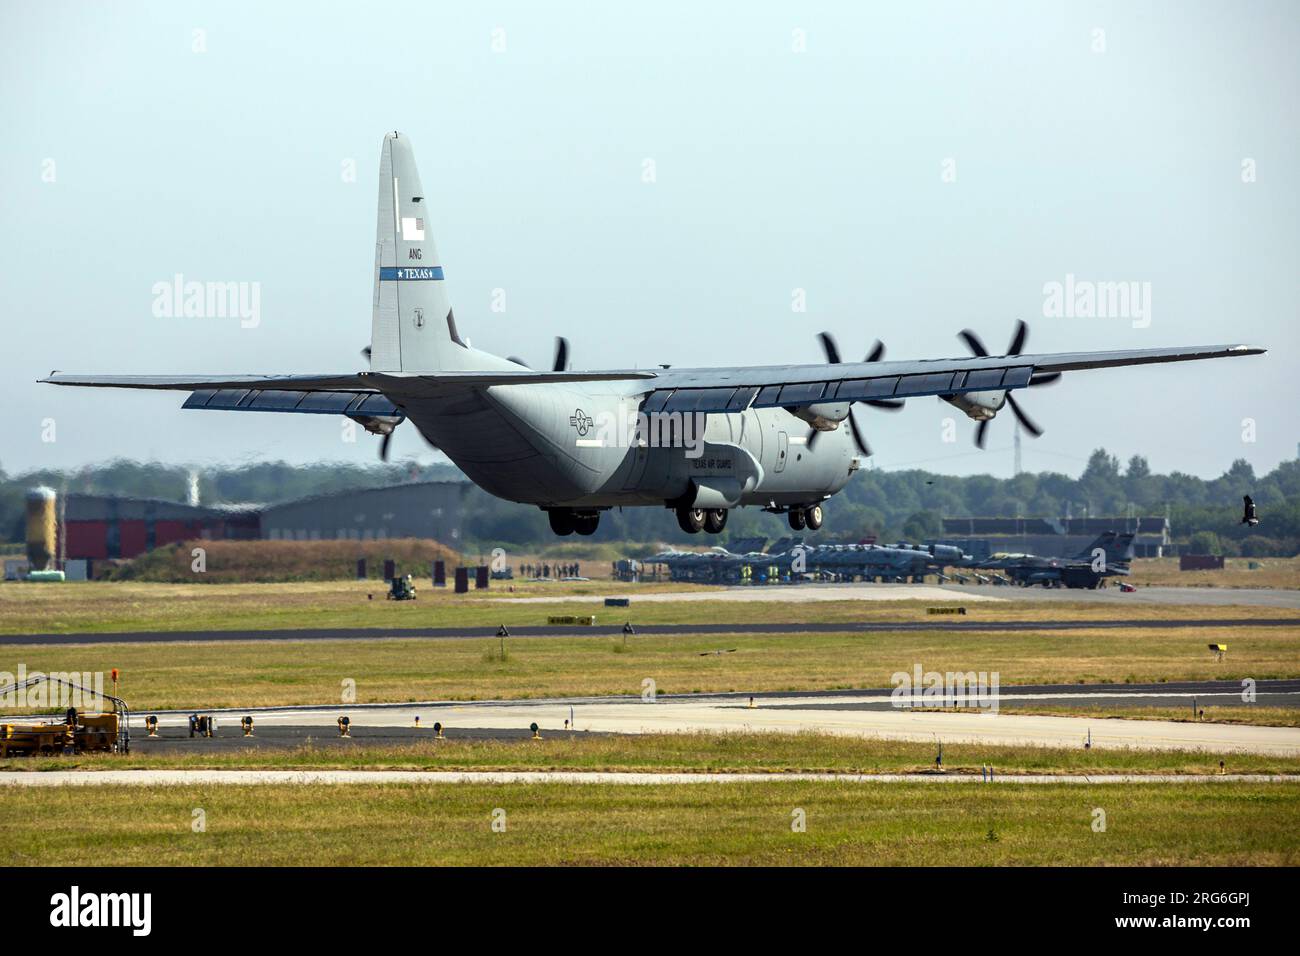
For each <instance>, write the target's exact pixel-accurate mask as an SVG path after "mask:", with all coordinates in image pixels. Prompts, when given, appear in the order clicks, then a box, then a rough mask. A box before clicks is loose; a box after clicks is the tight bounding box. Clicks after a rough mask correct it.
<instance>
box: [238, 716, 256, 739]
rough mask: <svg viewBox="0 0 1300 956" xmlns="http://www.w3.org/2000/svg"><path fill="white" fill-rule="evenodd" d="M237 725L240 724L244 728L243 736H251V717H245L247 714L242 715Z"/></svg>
mask: <svg viewBox="0 0 1300 956" xmlns="http://www.w3.org/2000/svg"><path fill="white" fill-rule="evenodd" d="M239 725H240V726H241V727H243V728H244V736H245V737H251V736H253V718H252V717H247V716H246V717H244V719H243V720H241V721H240V722H239Z"/></svg>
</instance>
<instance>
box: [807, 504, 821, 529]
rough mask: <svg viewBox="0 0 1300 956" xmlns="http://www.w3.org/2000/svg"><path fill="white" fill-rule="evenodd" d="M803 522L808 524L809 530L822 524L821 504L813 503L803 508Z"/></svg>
mask: <svg viewBox="0 0 1300 956" xmlns="http://www.w3.org/2000/svg"><path fill="white" fill-rule="evenodd" d="M803 523H804V524H806V525H807V526H808V530H809V531H816V530H817V529H818V528H820V527H821V526H822V506H821V505H813V506H812V507H810V508H805V509H804V513H803Z"/></svg>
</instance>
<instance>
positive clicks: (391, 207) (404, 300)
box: [370, 133, 471, 372]
mask: <svg viewBox="0 0 1300 956" xmlns="http://www.w3.org/2000/svg"><path fill="white" fill-rule="evenodd" d="M470 364H471V359H470V355H469V350H468V349H467V348H466V347H465V345H464V343H463V342H462V341H461V339H460V336H459V334H458V333H457V331H456V321H455V317H454V316H453V315H452V312H451V300H450V298H449V297H448V295H447V286H446V282H445V280H444V277H443V271H442V260H441V259H440V258H439V257H438V249H437V247H436V246H435V245H434V242H433V235H432V231H431V228H430V222H429V209H428V202H427V201H426V200H425V197H424V189H423V187H421V185H420V174H419V171H418V170H417V169H416V166H415V151H414V150H413V149H412V148H411V141H410V140H409V139H407V138H406V137H405V136H402V135H401V134H399V133H389V134H388V135H387V136H385V137H384V145H383V150H382V153H381V154H380V159H379V221H378V228H377V232H376V243H375V301H374V313H373V316H372V320H371V327H370V367H371V369H373V370H375V371H380V372H397V371H405V372H436V371H439V370H446V369H451V370H454V369H464V368H466V367H468V366H469V365H470Z"/></svg>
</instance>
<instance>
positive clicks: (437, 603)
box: [0, 581, 1300, 634]
mask: <svg viewBox="0 0 1300 956" xmlns="http://www.w3.org/2000/svg"><path fill="white" fill-rule="evenodd" d="M682 587H683V586H682V585H672V584H667V583H660V584H640V585H621V584H612V583H608V582H606V583H600V582H589V583H583V582H574V583H563V584H561V583H550V584H533V583H522V582H521V583H520V584H517V585H516V586H515V591H514V592H513V593H511V592H507V591H506V590H504V589H503V588H500V587H496V588H492V589H489V590H487V591H480V592H473V591H471V592H470V593H469V594H468V595H460V596H458V595H455V594H453V593H449V592H448V591H446V590H443V589H434V588H432V587H422V588H420V590H419V596H418V599H417V600H415V601H387V600H385V599H384V588H383V586H382V585H381V584H380V583H378V582H364V581H361V582H357V581H327V582H301V583H295V584H220V585H218V584H148V583H139V582H94V583H70V584H63V585H46V584H13V583H10V584H0V634H3V633H8V634H29V633H72V632H82V631H90V632H96V631H107V632H113V631H135V630H160V631H175V630H234V629H243V628H259V629H277V628H303V627H340V628H346V627H375V628H383V627H394V628H404V627H454V626H474V625H477V626H493V627H495V626H496V625H498V624H507V625H523V624H545V623H546V619H547V617H548V616H550V615H558V614H576V615H589V614H594V615H596V617H597V620H598V621H600V622H602V623H617V624H622V623H623V622H624V621H628V620H630V621H631V622H632V623H633V624H682V623H691V622H693V621H734V622H737V623H756V622H773V621H778V622H779V621H808V620H814V621H846V622H847V621H924V620H926V619H927V617H926V608H927V607H931V606H934V605H936V604H944V603H949V604H962V603H963V602H962V600H961V597H960V595H955V596H954V597H953V598H952V600H951V601H933V600H931V601H924V600H912V601H853V600H846V601H826V602H821V601H819V602H816V603H790V602H782V601H776V600H773V601H762V600H753V601H744V602H727V603H722V602H713V601H707V600H704V601H670V602H662V603H640V604H638V603H637V600H636V595H638V594H641V595H644V594H654V593H665V592H671V591H681V590H682ZM710 590H716V589H715V588H711V587H708V586H699V585H696V586H692V587H691V588H690V593H692V594H707V593H708V592H709V591H710ZM1017 590H1018V589H1013V588H1007V589H1005V591H1006V595H1005V596H1006V598H1007V600H1005V601H996V602H994V601H989V602H979V603H976V602H966V606H967V616H966V620H981V619H983V620H997V621H1075V620H1112V619H1115V618H1117V617H1122V618H1125V619H1134V620H1164V619H1169V618H1177V617H1188V618H1191V617H1206V616H1211V617H1215V618H1223V619H1250V618H1253V617H1258V616H1266V617H1271V618H1281V617H1286V618H1295V620H1296V623H1297V625H1298V626H1300V610H1293V609H1292V610H1288V609H1280V608H1253V607H1215V608H1204V607H1180V606H1177V605H1154V604H1124V605H1096V604H1086V603H1082V602H1069V601H1060V602H1057V601H1052V602H1050V603H1044V602H1026V601H1017V600H1015V598H1016V591H1017ZM614 594H618V595H624V594H631V595H633V597H632V606H631V607H630V608H605V607H603V606H601V605H600V604H593V603H589V602H588V603H579V602H577V601H574V602H572V603H568V602H563V601H561V602H559V603H555V604H532V603H515V602H513V601H512V600H511V599H512V598H519V597H534V596H562V597H563V596H573V597H583V596H586V597H603V596H607V595H614ZM367 595H372V596H373V600H372V599H368V598H367ZM756 597H757V595H756Z"/></svg>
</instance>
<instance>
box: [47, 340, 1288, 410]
mask: <svg viewBox="0 0 1300 956" xmlns="http://www.w3.org/2000/svg"><path fill="white" fill-rule="evenodd" d="M1265 351H1266V349H1263V348H1260V347H1257V346H1253V345H1206V346H1186V347H1181V348H1167V349H1132V350H1126V351H1114V352H1059V353H1047V354H1041V355H988V356H982V357H973V356H967V357H964V358H952V359H920V360H914V361H902V362H843V363H839V364H834V365H832V364H829V363H818V364H814V365H759V366H746V367H734V368H706V369H663V370H657V371H640V370H634V369H621V370H614V371H605V372H569V371H558V372H546V371H543V372H537V371H533V370H531V369H524V368H521V369H518V370H493V371H482V372H477V371H445V372H443V371H440V372H433V373H429V374H417V373H410V372H406V373H403V372H356V373H351V374H339V375H270V376H265V375H200V376H195V375H70V374H65V373H62V372H52V373H50V376H49V378H46V379H43V380H42V381H44V382H47V383H49V384H52V385H77V386H85V387H91V388H143V389H174V390H180V391H191V392H193V394H192V395H191V396H190V398H189V399H188V400H187V401H186V402H185V407H186V408H220V409H230V410H240V411H280V412H320V413H325V414H389V415H400V414H401V413H400V412H399V411H397V410H396V408H395V406H394V405H393V403H392V402H390V401H388V400H387V399H386V398H385V396H387V397H388V398H392V399H394V400H395V401H397V402H401V400H402V399H403V398H407V397H409V398H426V397H436V396H438V395H440V394H447V393H448V392H449V391H451V392H454V391H455V390H456V389H458V388H468V387H487V386H491V385H528V384H544V383H550V382H614V381H623V382H627V381H638V380H642V381H644V383H645V386H646V391H647V392H648V393H649V395H648V397H647V400H646V403H645V405H644V406H643V408H642V410H643V411H645V412H658V411H669V412H672V411H681V412H739V411H743V410H744V409H746V408H751V407H752V408H772V407H782V406H792V405H809V404H813V403H816V402H845V401H863V400H876V399H889V398H914V397H917V396H923V395H955V394H961V393H963V392H981V391H1000V390H1001V391H1010V390H1013V389H1018V388H1024V387H1026V386H1027V385H1029V384H1030V381H1031V380H1032V379H1034V378H1035V377H1036V376H1042V375H1055V374H1059V373H1062V372H1072V371H1079V370H1083V369H1094V368H1117V367H1121V366H1126V365H1151V364H1158V363H1164V362H1190V361H1196V360H1200V359H1211V358H1235V357H1239V356H1244V355H1259V354H1262V353H1263V352H1265ZM316 393H334V397H333V398H330V397H329V396H328V395H325V396H322V395H318V394H316ZM362 405H364V406H365V407H364V408H362ZM380 408H387V409H388V411H379V409H380Z"/></svg>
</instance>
